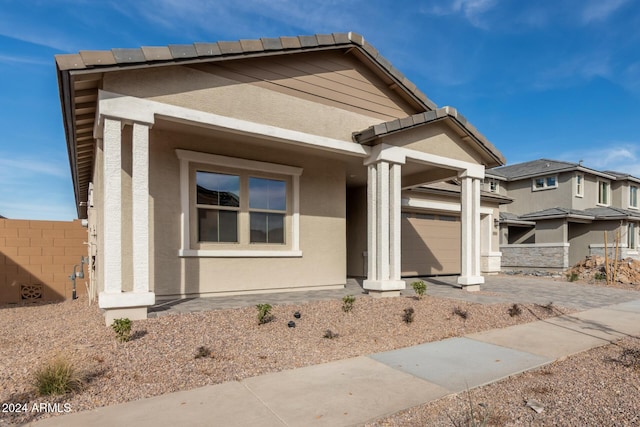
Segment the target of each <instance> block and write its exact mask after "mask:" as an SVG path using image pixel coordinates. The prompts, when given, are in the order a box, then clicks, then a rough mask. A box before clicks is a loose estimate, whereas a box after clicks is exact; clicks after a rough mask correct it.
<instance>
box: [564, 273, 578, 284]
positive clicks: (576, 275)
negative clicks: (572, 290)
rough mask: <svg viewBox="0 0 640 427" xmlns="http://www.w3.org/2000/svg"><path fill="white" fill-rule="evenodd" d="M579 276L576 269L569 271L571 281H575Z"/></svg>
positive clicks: (568, 278)
mask: <svg viewBox="0 0 640 427" xmlns="http://www.w3.org/2000/svg"><path fill="white" fill-rule="evenodd" d="M579 278H580V276H578V273H576V272H575V271H572V272H571V273H567V280H568V281H569V282H575V281H576V280H578V279H579Z"/></svg>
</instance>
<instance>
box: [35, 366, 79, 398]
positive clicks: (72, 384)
mask: <svg viewBox="0 0 640 427" xmlns="http://www.w3.org/2000/svg"><path fill="white" fill-rule="evenodd" d="M35 385H36V388H37V390H38V394H39V395H40V396H51V395H58V394H66V393H71V392H75V391H79V390H81V389H82V386H83V380H82V377H81V375H80V374H79V373H78V372H77V371H76V369H75V368H74V367H73V365H72V364H71V362H69V361H68V360H66V359H62V358H58V359H56V360H54V361H53V362H51V363H48V364H46V365H44V366H42V367H41V368H40V369H38V370H37V371H36V373H35Z"/></svg>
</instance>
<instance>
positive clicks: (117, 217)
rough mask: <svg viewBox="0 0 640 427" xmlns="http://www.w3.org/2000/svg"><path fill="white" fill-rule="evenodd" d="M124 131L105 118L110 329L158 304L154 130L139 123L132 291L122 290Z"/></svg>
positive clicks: (105, 300) (102, 298)
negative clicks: (152, 221)
mask: <svg viewBox="0 0 640 427" xmlns="http://www.w3.org/2000/svg"><path fill="white" fill-rule="evenodd" d="M122 128H123V123H122V122H121V121H120V120H114V119H110V118H105V119H104V129H103V147H104V166H103V167H104V169H103V174H104V175H103V176H104V213H105V214H104V230H103V232H102V239H103V249H102V250H103V251H104V291H103V292H101V293H100V294H99V296H98V305H99V307H100V308H102V309H104V310H105V322H106V323H107V324H110V323H111V322H112V321H113V320H114V319H116V318H121V317H126V318H129V319H131V320H139V319H145V318H146V317H147V307H148V306H151V305H153V304H154V303H155V294H154V293H153V292H149V259H150V255H149V250H150V248H149V126H148V125H145V124H139V123H134V124H133V141H132V151H133V152H132V159H133V161H132V176H131V187H132V188H131V195H132V200H131V203H132V218H131V219H130V220H131V221H132V227H131V229H132V236H131V238H132V242H131V247H132V248H133V278H132V280H133V292H123V289H122V282H123V277H122V274H123V270H122V254H123V251H122V247H123V234H122V229H123V225H122V221H123V216H122V208H123V197H122Z"/></svg>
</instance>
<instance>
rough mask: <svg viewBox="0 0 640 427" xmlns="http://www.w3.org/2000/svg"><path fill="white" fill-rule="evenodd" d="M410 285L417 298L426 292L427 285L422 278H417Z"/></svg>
mask: <svg viewBox="0 0 640 427" xmlns="http://www.w3.org/2000/svg"><path fill="white" fill-rule="evenodd" d="M411 287H412V288H413V290H414V291H415V293H416V296H417V297H418V299H420V298H422V297H423V296H424V294H425V293H426V292H427V285H426V284H425V283H424V282H423V281H422V280H418V281H416V282H413V283H412V284H411Z"/></svg>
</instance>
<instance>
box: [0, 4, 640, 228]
mask: <svg viewBox="0 0 640 427" xmlns="http://www.w3.org/2000/svg"><path fill="white" fill-rule="evenodd" d="M639 28H640V2H639V1H636V0H535V1H515V0H450V1H446V0H436V1H431V0H425V1H404V0H396V1H386V0H366V1H365V0H356V1H349V0H341V1H337V0H302V1H301V0H296V1H294V0H243V1H241V2H231V1H224V2H223V1H204V0H146V1H137V0H129V1H128V2H123V1H106V0H105V1H94V0H42V1H36V0H15V1H12V0H0V76H1V78H0V129H2V133H1V134H0V215H4V216H6V217H9V218H24V219H58V220H71V219H73V218H75V217H76V210H75V206H74V204H75V202H74V200H73V189H72V185H71V174H70V172H69V162H68V157H67V152H66V145H65V139H64V133H63V126H62V116H61V112H60V102H59V97H58V86H57V80H56V73H55V65H54V55H56V54H61V53H76V52H78V51H80V50H95V49H111V48H128V47H140V46H166V45H168V44H182V43H193V42H214V41H221V40H239V39H252V38H260V37H278V36H295V35H307V34H317V33H331V32H348V31H355V32H357V33H360V34H362V35H363V36H364V37H365V39H366V40H367V41H368V42H369V43H371V44H372V45H373V46H375V47H376V48H377V49H378V50H379V51H380V52H381V53H382V54H383V55H384V56H385V57H386V58H387V59H389V60H390V61H391V63H393V64H394V65H395V66H396V67H397V68H398V69H400V70H401V71H402V72H403V73H404V74H405V75H406V76H407V77H408V78H409V79H410V80H412V81H413V82H414V83H415V84H416V85H417V86H418V87H419V88H420V89H421V90H422V91H423V92H424V93H425V94H427V96H428V97H429V98H430V99H431V100H432V101H434V102H435V103H436V104H438V106H444V105H451V106H454V107H456V108H458V110H459V111H460V112H461V113H462V114H463V115H465V116H466V117H467V119H468V120H469V121H470V122H471V123H473V124H474V125H475V126H476V127H477V128H478V129H479V130H480V132H482V133H483V134H484V135H485V136H486V137H487V138H488V139H489V140H490V141H491V142H493V143H494V144H495V145H496V146H497V147H498V149H500V150H501V151H502V152H503V154H504V155H505V156H506V158H507V160H508V162H509V163H516V162H521V161H526V160H533V159H537V158H541V157H546V158H552V159H558V160H568V161H574V162H577V161H579V160H584V162H585V166H589V167H593V168H597V169H613V170H619V171H624V172H628V173H631V174H633V175H635V176H640V136H638V132H637V130H638V127H639V126H638V124H640V31H639V30H638V29H639Z"/></svg>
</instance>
